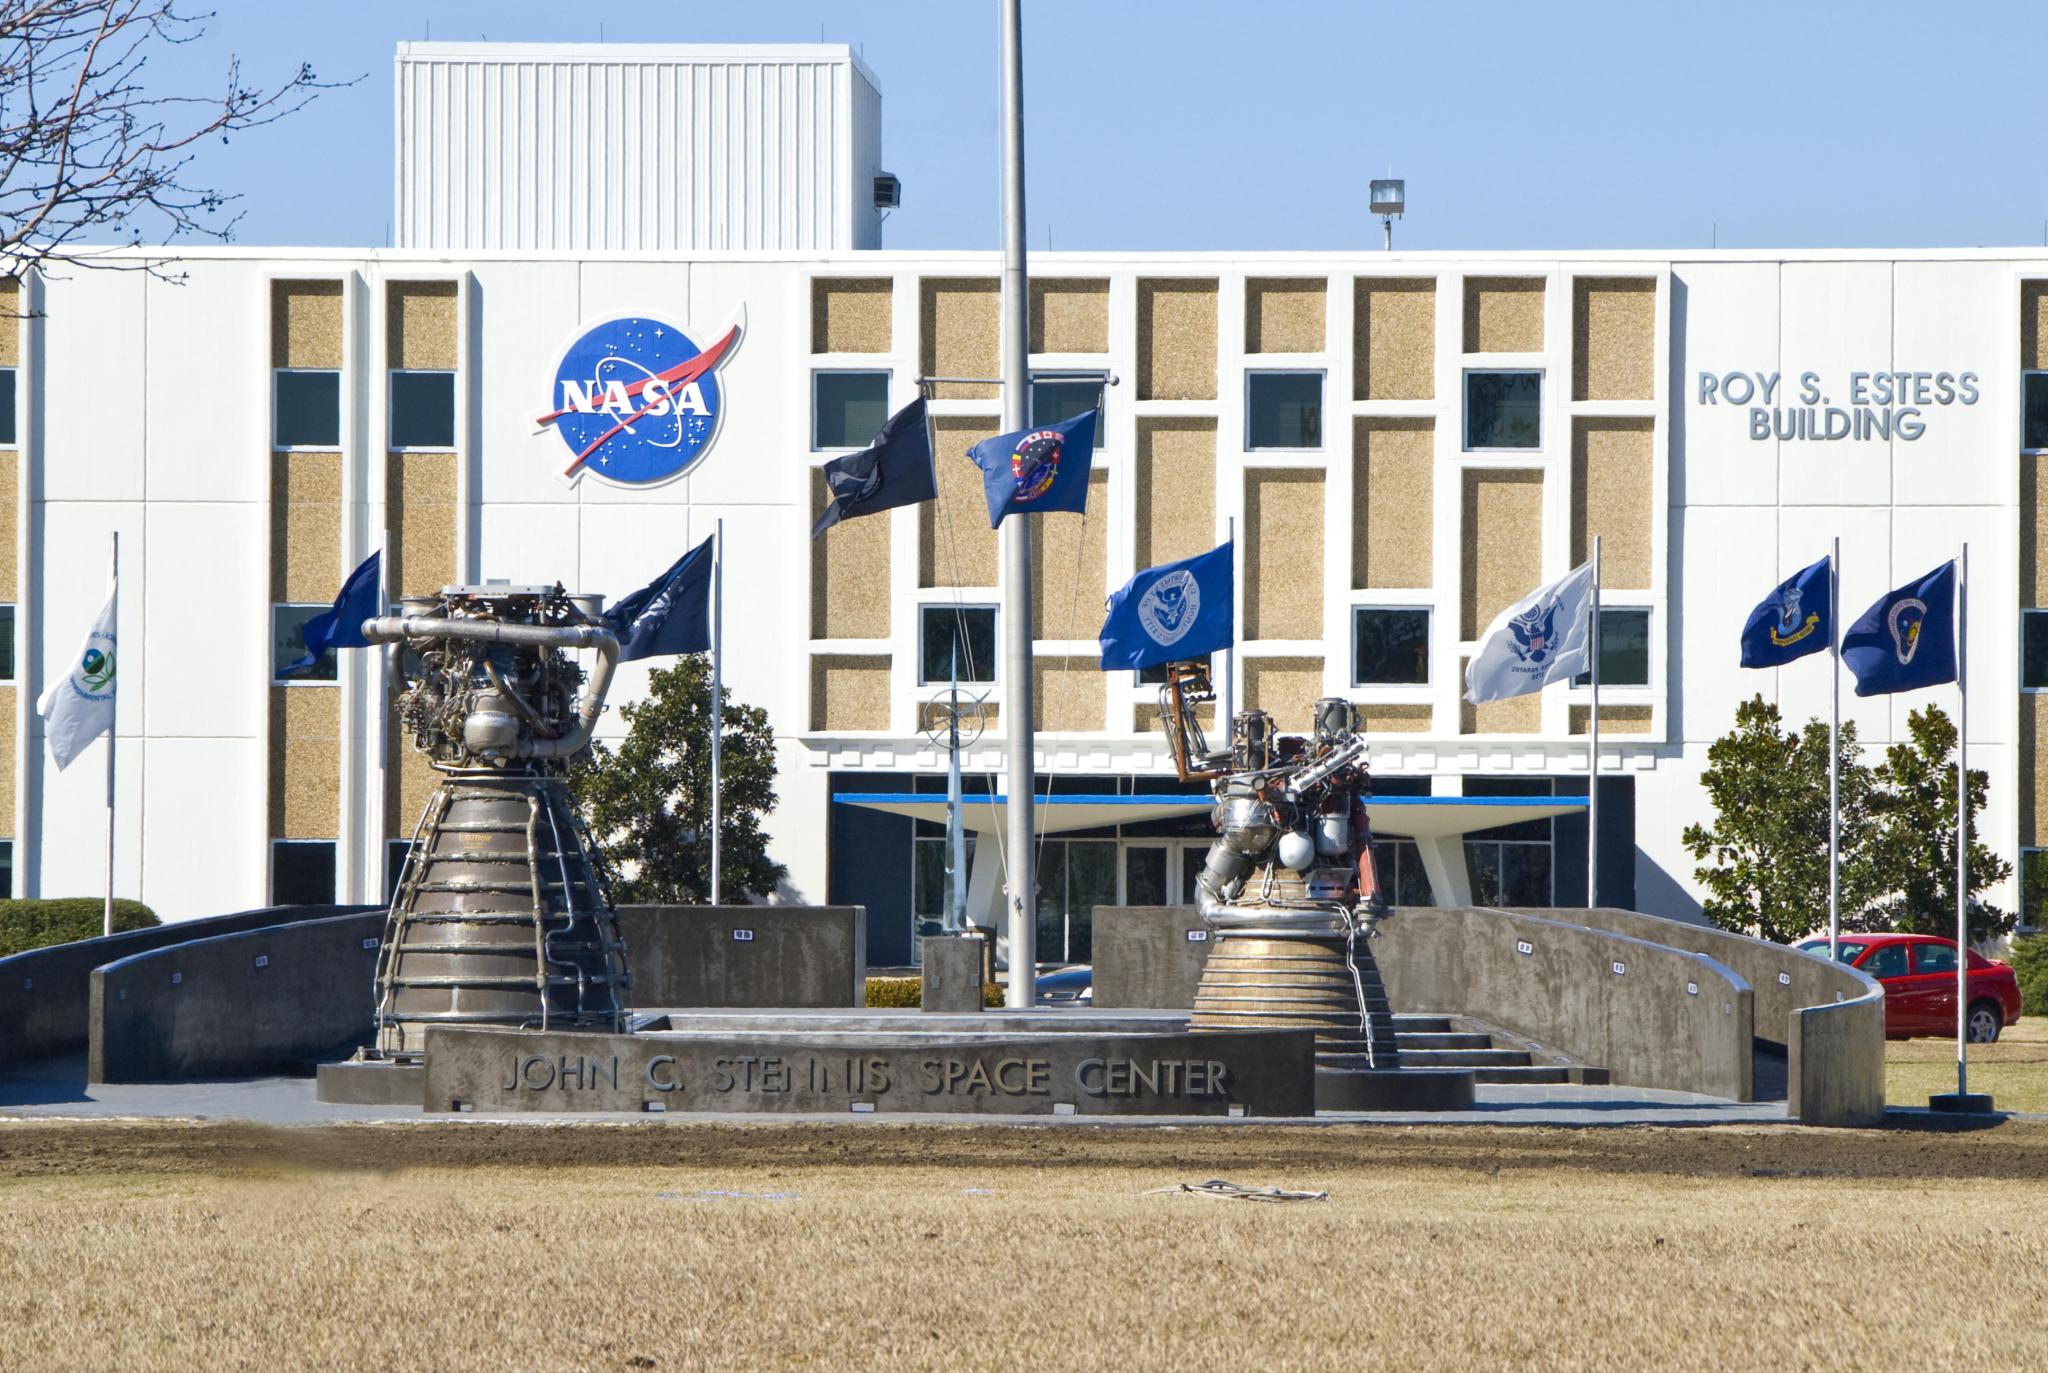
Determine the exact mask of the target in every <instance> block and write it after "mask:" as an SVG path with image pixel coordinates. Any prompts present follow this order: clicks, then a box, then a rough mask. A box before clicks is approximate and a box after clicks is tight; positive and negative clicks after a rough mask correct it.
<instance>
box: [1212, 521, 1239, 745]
mask: <svg viewBox="0 0 2048 1373" xmlns="http://www.w3.org/2000/svg"><path fill="white" fill-rule="evenodd" d="M1224 528H1225V529H1226V530H1227V531H1228V533H1226V534H1225V535H1224V542H1225V543H1228V544H1229V545H1230V560H1231V568H1230V594H1231V595H1232V596H1235V595H1237V565H1236V564H1237V516H1235V515H1232V516H1231V517H1230V518H1229V520H1228V521H1226V522H1225V524H1224ZM1231 624H1232V626H1233V630H1232V633H1231V636H1230V643H1229V644H1228V645H1227V646H1226V647H1225V648H1224V650H1223V693H1222V694H1223V702H1222V704H1223V718H1222V719H1220V720H1218V721H1217V722H1216V723H1217V724H1218V725H1219V726H1221V729H1222V734H1223V747H1224V748H1226V749H1227V748H1229V747H1230V722H1231V721H1233V720H1235V719H1236V718H1237V634H1236V632H1235V628H1234V627H1235V625H1236V624H1237V617H1236V616H1235V615H1234V614H1233V615H1232V616H1231Z"/></svg>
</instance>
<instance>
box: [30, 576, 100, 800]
mask: <svg viewBox="0 0 2048 1373" xmlns="http://www.w3.org/2000/svg"><path fill="white" fill-rule="evenodd" d="M120 594H121V593H120V587H119V584H118V583H117V584H115V585H113V586H109V587H108V588H107V604H106V606H105V607H104V608H103V609H102V610H101V611H100V617H99V618H98V619H97V620H94V621H93V624H92V629H91V630H90V631H88V632H87V634H86V636H85V642H84V643H83V644H82V645H80V646H79V650H78V652H77V653H76V654H74V655H73V656H72V659H71V671H70V672H69V673H68V674H67V675H65V676H63V677H60V678H58V679H57V680H56V681H54V682H52V683H50V685H49V687H48V688H46V689H45V690H44V692H43V697H42V699H41V700H40V701H37V702H36V714H38V715H40V716H42V717H43V734H44V735H45V736H46V737H47V738H48V739H49V741H50V756H51V757H52V758H54V759H56V760H57V770H58V771H59V772H62V771H63V770H64V769H65V768H67V767H69V766H70V765H71V760H72V759H73V758H76V757H77V756H78V755H79V754H81V753H83V752H84V751H85V746H86V745H87V744H89V743H91V742H92V741H93V740H95V739H97V738H99V737H100V736H101V735H102V734H108V733H111V732H112V731H113V728H114V686H115V681H114V664H115V657H116V655H115V652H114V605H115V602H116V601H118V600H119V599H120Z"/></svg>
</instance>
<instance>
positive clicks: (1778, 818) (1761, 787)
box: [1682, 696, 1881, 943]
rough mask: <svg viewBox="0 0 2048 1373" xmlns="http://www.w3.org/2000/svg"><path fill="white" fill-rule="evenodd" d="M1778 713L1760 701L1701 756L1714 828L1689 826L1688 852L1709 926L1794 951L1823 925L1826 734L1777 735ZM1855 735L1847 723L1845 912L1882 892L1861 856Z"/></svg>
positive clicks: (1816, 730)
mask: <svg viewBox="0 0 2048 1373" xmlns="http://www.w3.org/2000/svg"><path fill="white" fill-rule="evenodd" d="M1783 724H1784V720H1783V717H1782V716H1781V715H1780V714H1779V713H1778V708H1777V707H1776V706H1774V705H1770V704H1767V703H1766V702H1765V701H1764V699H1763V697H1761V696H1756V697H1752V698H1751V699H1749V700H1747V701H1745V702H1743V703H1742V704H1741V705H1740V706H1739V707H1737V708H1736V711H1735V728H1734V729H1733V730H1731V731H1730V732H1729V733H1727V734H1726V735H1723V736H1722V737H1721V738H1719V739H1717V740H1715V741H1714V743H1713V744H1712V745H1711V746H1709V748H1708V749H1707V768H1706V771H1705V772H1703V773H1702V774H1701V775H1700V785H1701V786H1703V787H1704V788H1705V789H1706V792H1707V797H1708V799H1709V800H1711V801H1712V802H1713V803H1714V811H1715V820H1714V823H1713V825H1712V826H1711V827H1709V826H1705V825H1688V826H1687V827H1686V829H1685V833H1684V835H1683V836H1682V841H1683V842H1684V844H1685V846H1686V849H1687V851H1688V852H1690V853H1691V854H1692V856H1693V858H1694V859H1695V860H1697V861H1698V862H1699V863H1700V864H1701V866H1699V867H1698V868H1695V869H1694V870H1693V875H1694V876H1695V877H1696V878H1698V879H1699V881H1700V882H1701V884H1702V885H1704V886H1705V887H1706V889H1707V899H1706V901H1705V902H1704V903H1703V904H1704V908H1705V911H1706V915H1707V918H1708V919H1709V920H1711V921H1713V922H1714V923H1715V924H1716V925H1719V926H1720V927H1721V928H1723V929H1727V930H1736V931H1739V932H1742V933H1746V934H1754V935H1756V936H1758V937H1759V938H1763V939H1773V940H1778V941H1780V942H1782V943H1790V942H1791V941H1792V940H1795V939H1800V938H1803V937H1805V936H1806V935H1808V934H1811V933H1813V932H1814V931H1815V930H1818V929H1825V928H1826V927H1827V921H1828V727H1827V725H1826V724H1825V723H1824V722H1822V721H1820V720H1810V721H1808V722H1807V724H1806V727H1805V728H1804V729H1802V730H1800V731H1799V732H1797V733H1794V732H1792V731H1790V730H1787V729H1784V728H1783ZM1861 753H1862V750H1861V749H1860V748H1859V747H1858V746H1857V743H1856V727H1855V725H1854V724H1850V723H1844V724H1843V726H1842V731H1841V756H1840V758H1839V760H1838V767H1839V773H1840V786H1841V884H1842V887H1841V894H1840V899H1841V909H1842V910H1843V911H1844V912H1845V913H1847V912H1854V911H1856V910H1859V909H1861V908H1862V907H1863V906H1864V905H1865V904H1867V903H1868V902H1869V901H1870V900H1871V899H1872V898H1873V897H1875V896H1876V895H1877V894H1878V892H1879V891H1880V890H1881V888H1879V887H1878V886H1877V885H1876V881H1875V875H1874V874H1873V872H1872V871H1871V868H1870V865H1869V863H1868V861H1867V860H1866V859H1865V858H1864V856H1863V853H1864V850H1865V849H1866V847H1867V842H1868V838H1869V835H1870V831H1871V826H1872V806H1873V803H1874V797H1873V795H1872V787H1873V780H1874V779H1873V776H1872V773H1871V770H1870V769H1869V768H1868V767H1865V766H1864V765H1863V763H1862V761H1861Z"/></svg>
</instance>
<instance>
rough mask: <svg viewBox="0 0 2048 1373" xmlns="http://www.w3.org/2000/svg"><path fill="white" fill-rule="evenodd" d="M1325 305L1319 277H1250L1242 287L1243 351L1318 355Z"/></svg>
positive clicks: (1325, 294)
mask: <svg viewBox="0 0 2048 1373" xmlns="http://www.w3.org/2000/svg"><path fill="white" fill-rule="evenodd" d="M1329 304H1330V301H1329V283H1328V282H1327V281H1325V280H1324V279H1323V278H1321V277H1252V278H1251V279H1250V280H1248V281H1246V282H1245V284H1244V350H1245V351H1246V352H1247V353H1320V352H1322V351H1323V339H1324V326H1325V322H1326V318H1327V316H1328V314H1329Z"/></svg>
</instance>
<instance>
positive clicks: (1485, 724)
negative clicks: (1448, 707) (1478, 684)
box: [1458, 658, 1607, 734]
mask: <svg viewBox="0 0 2048 1373" xmlns="http://www.w3.org/2000/svg"><path fill="white" fill-rule="evenodd" d="M1471 661H1472V660H1471V659H1469V658H1467V659H1463V660H1461V661H1460V662H1459V663H1458V680H1459V681H1461V682H1462V681H1464V680H1465V670H1466V668H1468V667H1469V666H1470V665H1471ZM1600 718H1601V719H1602V720H1605V719H1606V718H1607V712H1606V711H1602V712H1600ZM1542 728H1543V693H1542V692H1540V691H1532V692H1530V693H1529V694H1528V695H1526V696H1510V697H1509V698H1508V699H1507V700H1505V701H1488V702H1487V703H1486V704H1485V705H1479V706H1475V705H1473V704H1472V703H1471V702H1470V701H1467V700H1466V699H1465V698H1464V696H1463V694H1462V693H1461V694H1460V695H1459V697H1458V732H1459V733H1460V734H1534V733H1536V732H1537V731H1538V730H1540V729H1542Z"/></svg>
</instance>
